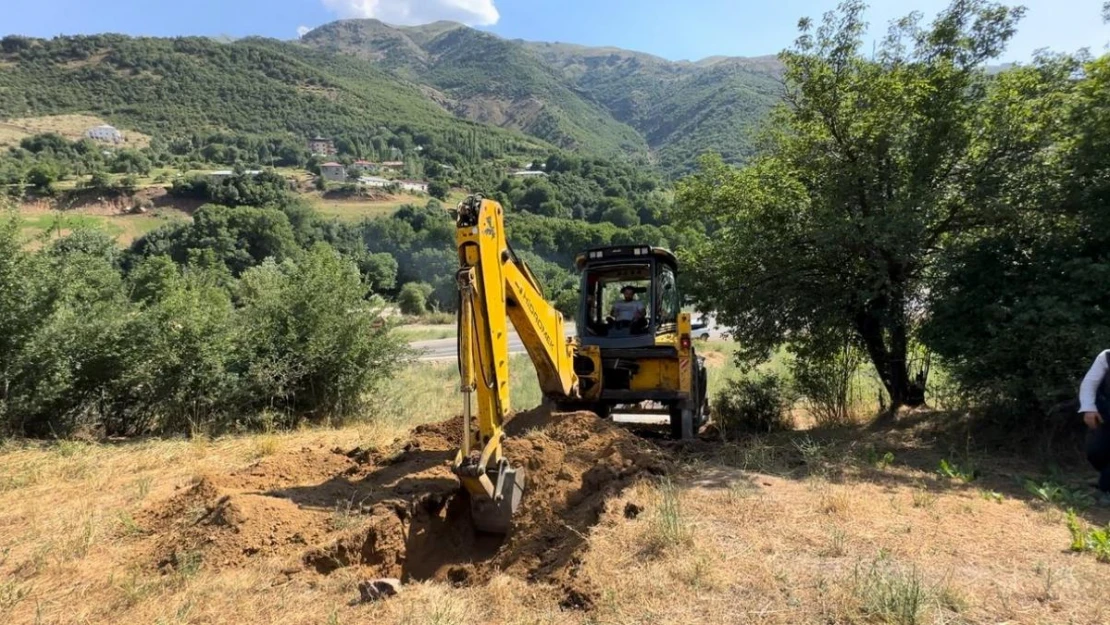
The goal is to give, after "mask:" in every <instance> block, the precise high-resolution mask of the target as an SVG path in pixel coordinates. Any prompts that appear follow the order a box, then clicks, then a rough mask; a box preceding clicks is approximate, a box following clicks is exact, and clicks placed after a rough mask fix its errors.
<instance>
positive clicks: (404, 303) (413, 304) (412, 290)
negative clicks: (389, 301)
mask: <svg viewBox="0 0 1110 625" xmlns="http://www.w3.org/2000/svg"><path fill="white" fill-rule="evenodd" d="M431 294H432V285H430V284H426V283H424V282H409V283H408V284H406V285H405V286H403V287H401V293H400V294H399V295H398V296H397V307H398V308H400V309H401V314H403V315H412V316H417V315H423V314H424V313H426V312H428V296H429V295H431Z"/></svg>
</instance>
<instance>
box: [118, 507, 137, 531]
mask: <svg viewBox="0 0 1110 625" xmlns="http://www.w3.org/2000/svg"><path fill="white" fill-rule="evenodd" d="M119 525H120V531H121V533H122V534H123V535H124V536H139V535H141V534H142V533H143V528H141V527H139V524H138V522H136V521H135V517H133V516H131V513H130V512H126V511H124V512H120V513H119Z"/></svg>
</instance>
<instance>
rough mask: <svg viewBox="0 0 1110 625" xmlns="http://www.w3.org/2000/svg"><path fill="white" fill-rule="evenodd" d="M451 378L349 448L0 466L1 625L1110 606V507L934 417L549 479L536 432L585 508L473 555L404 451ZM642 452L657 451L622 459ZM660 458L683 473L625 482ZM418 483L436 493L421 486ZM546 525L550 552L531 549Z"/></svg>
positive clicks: (736, 618) (524, 387)
mask: <svg viewBox="0 0 1110 625" xmlns="http://www.w3.org/2000/svg"><path fill="white" fill-rule="evenodd" d="M512 371H513V372H514V377H513V378H512V380H511V385H512V388H513V397H514V399H519V402H518V403H519V405H520V406H522V407H523V406H529V405H532V404H533V403H535V402H538V401H539V400H540V395H539V392H538V388H537V386H536V382H535V378H534V377H530V376H531V373H532V372H531V367H530V366H529V361H528V360H527V358H525V357H518V358H514V360H513V366H512ZM517 373H520V374H521V375H519V376H518V375H517ZM457 377H458V373H457V371H456V369H455V367H454V366H453V365H447V364H444V365H423V366H417V367H414V368H412V369H409V370H407V371H405V372H403V373H402V374H401V375H398V376H397V377H396V378H395V379H394V380H393V381H392V382H391V385H390V387H389V388H388V389H386V391H385V392H384V393H383V395H382V397H381V401H380V402H378V404H377V406H376V409H375V412H374V414H371V415H367V417H368V418H367V419H366V420H365V421H362V422H359V423H352V424H349V425H347V426H345V427H341V428H338V429H306V430H302V431H297V432H291V433H275V434H261V435H256V436H249V437H247V436H229V437H220V438H209V437H206V436H196V437H193V438H191V439H188V440H184V439H170V440H146V441H136V442H135V443H133V444H90V443H81V442H73V441H61V442H56V443H49V442H47V443H34V442H11V443H5V444H3V445H0V462H2V463H3V466H4V467H5V468H6V469H7V470H6V471H5V472H4V474H2V475H0V526H3V527H4V528H5V532H6V535H7V536H9V537H10V540H9V541H8V543H9V544H8V545H6V549H5V550H4V551H3V552H0V619H2V620H3V621H4V622H12V623H24V622H26V623H30V622H82V623H125V622H126V623H131V622H136V623H202V622H203V623H207V622H252V623H290V624H300V623H304V624H310V623H311V624H318V623H362V622H366V623H369V622H373V623H413V624H415V623H441V624H462V623H472V622H481V623H506V624H509V623H512V624H516V623H520V624H524V623H560V624H568V625H571V624H574V625H577V624H583V625H585V624H588V623H761V624H765V625H776V624H782V625H786V624H790V625H795V624H799V623H897V624H907V625H908V624H915V623H1003V622H1005V623H1030V624H1033V623H1105V622H1107V619H1108V616H1110V610H1108V608H1107V607H1106V605H1105V604H1104V603H1103V602H1101V601H1099V600H1097V598H1098V597H1099V596H1100V595H1099V592H1100V591H1101V590H1102V588H1104V582H1105V580H1106V579H1107V573H1106V571H1105V567H1106V565H1105V564H1103V563H1100V562H1099V561H1098V558H1099V557H1104V556H1102V555H1100V554H1104V553H1105V551H1100V552H1098V553H1078V552H1073V551H1071V550H1070V549H1069V545H1071V543H1072V535H1071V533H1070V531H1069V529H1068V518H1067V514H1066V512H1065V511H1064V510H1065V508H1068V507H1076V508H1077V518H1076V520H1075V522H1074V523H1075V527H1076V529H1077V531H1080V532H1084V533H1087V532H1089V531H1090V528H1092V527H1095V528H1099V527H1105V524H1106V522H1107V520H1108V518H1110V517H1108V516H1107V512H1106V509H1104V508H1098V507H1090V506H1089V505H1086V506H1085V505H1080V504H1081V503H1082V502H1080V501H1078V499H1079V498H1077V497H1076V496H1075V495H1074V493H1076V492H1078V490H1077V489H1076V487H1074V486H1073V485H1068V487H1067V488H1061V485H1060V484H1055V485H1054V486H1055V488H1053V485H1052V484H1050V483H1048V482H1045V479H1046V478H1045V477H1044V476H1043V475H1042V474H1041V473H1040V467H1038V466H1036V464H1035V463H1033V462H1031V461H1030V460H1029V459H1028V458H1023V457H1017V456H1016V455H1004V454H988V453H985V452H976V451H974V450H972V451H971V452H970V453H972V454H974V455H973V456H960V457H957V456H955V455H953V452H952V451H951V450H950V448H949V446H951V447H953V448H956V449H959V450H960V452H957V453H961V454H962V453H965V451H966V450H967V449H968V447H967V444H966V440H965V439H961V438H960V437H959V436H944V435H941V436H939V437H938V431H936V430H934V429H932V426H933V425H936V424H937V423H940V420H939V419H937V420H932V419H930V416H929V415H927V414H922V415H916V416H912V417H909V418H907V419H905V421H903V422H901V423H898V424H897V425H894V426H887V427H872V428H859V427H846V428H844V429H841V430H832V431H829V430H826V431H819V430H804V431H792V432H786V433H782V434H779V435H765V436H753V437H751V438H749V439H746V440H744V441H742V442H738V443H721V442H717V441H711V440H705V441H701V442H697V443H693V444H690V445H687V446H683V447H678V446H668V445H667V444H665V443H662V444H658V445H656V444H654V443H651V442H649V441H641V442H640V443H636V441H634V440H630V437H629V436H626V435H624V434H622V433H621V432H619V431H615V428H613V426H611V425H609V424H608V423H603V422H598V424H597V426H596V428H595V429H594V430H592V431H591V432H590V434H589V435H587V434H586V433H584V432H571V433H577V434H580V435H581V436H580V438H578V439H577V442H576V443H575V444H574V445H572V446H570V449H571V450H572V451H569V452H567V454H566V459H567V460H568V461H567V462H565V463H564V464H562V465H560V466H557V467H553V468H552V470H551V471H550V472H547V469H548V467H547V465H546V464H545V463H546V462H547V461H548V459H549V458H552V457H558V456H557V455H558V454H559V453H561V450H563V449H564V448H565V446H564V444H563V443H562V442H560V441H559V439H558V438H557V437H558V436H560V435H561V434H564V433H565V432H564V431H563V430H560V428H559V427H558V426H557V425H556V426H550V425H545V426H544V427H537V428H535V429H533V430H529V431H528V432H526V433H525V434H524V435H522V436H521V437H520V439H521V441H522V444H525V445H528V447H527V448H528V449H529V450H530V451H531V454H530V456H529V460H528V462H529V466H530V467H531V466H540V467H543V468H544V469H545V471H542V472H541V471H537V472H536V473H535V474H529V475H530V480H534V481H535V483H533V481H530V482H529V487H528V488H529V489H532V490H531V491H529V492H532V493H536V492H539V493H544V494H545V493H546V491H544V490H542V489H550V488H553V487H559V486H560V485H562V488H563V492H567V493H568V494H567V495H566V496H565V497H564V498H562V499H545V498H543V497H539V496H533V497H529V496H528V495H526V496H525V499H524V503H523V504H522V512H521V513H520V515H519V516H518V523H519V524H521V525H522V526H523V531H518V532H517V534H515V535H514V536H513V537H512V538H511V539H510V540H509V541H506V542H505V543H504V544H498V543H497V542H496V541H492V540H491V541H488V544H486V543H480V544H478V546H477V547H476V548H471V549H470V550H467V547H471V545H470V543H469V542H467V541H469V540H471V539H470V534H468V533H467V531H468V528H467V527H466V526H465V525H464V524H461V523H460V522H459V518H460V516H461V515H465V513H466V511H465V509H455V508H452V507H446V508H444V507H443V506H442V505H440V506H439V507H436V506H435V505H434V503H433V502H432V501H430V500H429V498H425V499H421V495H426V494H427V493H436V492H442V491H444V490H446V489H449V488H450V487H451V485H452V484H453V480H454V477H453V476H452V475H451V474H450V472H449V470H448V469H447V468H446V464H445V463H446V462H447V461H448V459H449V458H450V454H449V453H448V452H447V451H443V450H440V449H428V448H426V447H422V446H419V445H415V444H413V443H411V442H410V441H416V440H427V439H428V434H429V432H431V433H435V432H437V431H440V430H443V431H445V432H447V433H454V432H456V431H457V428H458V423H457V422H453V423H451V424H449V425H447V426H436V425H433V426H431V428H430V429H427V428H426V429H425V430H423V432H421V431H416V432H414V431H412V430H410V429H409V428H411V427H413V426H416V425H418V424H421V423H428V422H432V421H438V420H440V419H447V418H450V417H451V416H452V415H454V414H455V413H456V412H457V401H458V394H457V391H456V387H457V383H458V381H457ZM510 425H512V424H510ZM599 441H604V442H605V443H608V444H607V445H606V444H603V443H602V442H599ZM406 443H408V444H407V445H406ZM630 449H631V450H637V449H643V450H645V451H644V453H643V454H641V455H633V456H631V457H629V456H623V455H622V452H626V451H629V450H630ZM333 450H334V451H333ZM348 450H350V451H349V453H347V452H348ZM599 451H600V453H599ZM1026 455H1027V454H1026ZM645 456H647V457H650V458H655V459H658V460H659V461H661V463H662V466H663V467H664V468H665V469H666V471H667V475H666V476H665V477H655V476H651V475H641V476H638V477H636V478H634V479H626V480H621V479H620V478H619V477H618V476H621V475H625V474H626V473H628V472H629V471H630V469H632V468H635V467H637V466H638V464H637V463H641V462H643V457H645ZM941 460H947V461H950V462H957V463H958V464H960V466H966V463H967V462H969V461H970V462H974V463H975V465H974V466H975V468H976V469H977V471H976V477H969V478H968V480H967V481H965V480H964V479H961V478H958V477H950V476H947V475H941V474H940V473H939V472H938V471H937V468H938V466H939V465H940V462H941ZM621 461H623V462H624V464H623V465H620V468H621V469H622V470H618V469H615V468H612V466H613V465H615V464H616V463H618V462H621ZM656 466H658V465H656ZM414 467H416V468H419V469H420V473H418V474H412V473H406V470H411V469H413V468H414ZM1022 478H1029V479H1032V480H1034V481H1035V482H1036V484H1038V485H1039V488H1031V487H1023V486H1021V485H1020V481H1021V479H1022ZM375 487H378V488H375ZM399 489H404V490H403V492H404V493H405V495H404V496H398V495H397V494H396V493H397V491H398V490H399ZM1061 493H1062V494H1061ZM582 502H585V503H584V504H583V503H582ZM587 504H588V505H587ZM425 510H431V512H425ZM429 516H430V519H429V518H428V517H429ZM539 523H546V525H544V526H543V530H544V532H543V533H542V534H541V535H540V538H543V539H545V542H543V543H536V542H526V541H524V540H522V538H521V534H524V536H525V537H526V538H533V537H534V535H535V534H536V528H537V524H539ZM405 538H407V541H406V540H405ZM483 545H484V547H483ZM1084 549H1087V547H1084ZM399 554H403V555H404V556H405V557H404V558H403V559H401V560H395V559H394V558H395V557H396V556H398V555H399ZM461 554H464V555H466V556H467V557H465V558H464V557H460V555H461ZM387 571H394V572H399V574H400V576H401V577H402V581H403V582H404V583H403V585H402V586H401V591H400V593H399V594H398V595H397V596H395V597H392V598H388V599H386V600H382V601H376V602H368V603H359V601H358V599H359V596H360V592H359V588H358V586H359V584H360V582H363V581H364V580H367V579H373V578H375V577H378V576H379V575H381V574H382V573H383V572H387ZM75 588H76V589H79V592H80V600H74V594H73V593H74V589H75Z"/></svg>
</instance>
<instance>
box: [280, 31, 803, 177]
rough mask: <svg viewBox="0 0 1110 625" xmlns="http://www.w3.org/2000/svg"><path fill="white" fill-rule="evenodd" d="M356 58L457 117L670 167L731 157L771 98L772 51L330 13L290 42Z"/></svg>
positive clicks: (743, 153) (742, 149) (747, 141)
mask: <svg viewBox="0 0 1110 625" xmlns="http://www.w3.org/2000/svg"><path fill="white" fill-rule="evenodd" d="M301 43H302V44H303V45H306V46H309V47H312V48H314V49H318V50H325V51H328V52H334V53H338V54H347V55H351V56H356V57H358V58H362V59H365V60H368V61H371V62H373V63H375V64H377V65H378V66H379V67H381V68H383V69H386V70H388V71H390V72H392V73H393V74H394V75H396V76H398V77H400V78H403V79H405V80H409V81H412V82H414V83H418V84H421V85H423V87H424V89H425V92H426V93H428V94H429V95H430V96H431V97H432V98H434V99H436V101H438V102H439V103H440V104H441V105H442V106H444V107H445V108H447V109H448V110H450V111H452V112H454V113H456V114H457V115H461V116H463V117H466V118H468V119H474V120H477V121H482V122H486V123H491V124H494V125H497V126H502V127H508V128H515V129H519V130H522V131H524V132H526V133H528V134H531V135H533V136H536V137H539V138H541V139H544V140H546V141H549V142H551V143H555V144H557V145H560V146H562V147H567V148H572V149H579V150H583V151H587V152H595V153H602V154H614V153H624V154H633V155H635V154H637V153H638V152H641V151H643V150H644V149H645V147H646V148H649V149H651V150H652V151H653V152H654V153H655V155H656V157H657V159H658V161H659V164H660V165H661V167H662V168H663V169H664V170H666V171H668V172H672V173H675V172H680V171H683V170H686V169H689V167H690V166H691V165H692V163H693V161H694V160H695V158H696V157H697V155H698V154H700V153H701V152H704V151H716V152H720V153H721V154H722V155H724V156H725V158H727V159H728V160H732V161H739V160H743V159H744V158H745V157H747V156H749V155H750V154H751V151H752V147H751V146H752V143H753V134H754V129H755V127H756V126H757V124H758V123H759V121H760V120H761V119H762V118H763V117H764V116H765V115H766V113H767V112H768V111H769V110H770V108H771V107H772V106H774V104H775V103H776V102H777V101H778V99H779V95H778V90H779V83H778V77H779V75H780V74H781V70H782V68H781V64H780V63H779V61H778V59H777V58H775V57H757V58H733V57H710V58H707V59H703V60H701V61H698V62H696V63H695V62H689V61H679V62H673V61H668V60H666V59H662V58H659V57H656V56H652V55H650V54H645V53H642V52H633V51H629V50H622V49H620V48H612V47H588V46H579V45H573V44H565V43H542V42H528V41H522V40H506V39H500V38H498V37H496V36H494V35H491V34H489V33H485V32H481V31H477V30H474V29H471V28H468V27H466V26H463V25H461V24H456V23H453V22H436V23H434V24H428V25H425V26H416V27H397V26H390V25H388V24H384V23H382V22H380V21H378V20H342V21H339V22H333V23H331V24H327V25H325V26H321V27H320V28H317V29H315V30H313V31H311V32H310V33H308V34H306V35H305V36H304V38H302V40H301Z"/></svg>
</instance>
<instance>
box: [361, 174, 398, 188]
mask: <svg viewBox="0 0 1110 625" xmlns="http://www.w3.org/2000/svg"><path fill="white" fill-rule="evenodd" d="M358 181H359V183H361V184H363V185H365V186H367V187H388V186H389V185H391V184H393V181H392V180H387V179H385V178H379V177H377V176H362V177H361V178H359V179H358Z"/></svg>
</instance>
